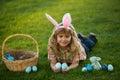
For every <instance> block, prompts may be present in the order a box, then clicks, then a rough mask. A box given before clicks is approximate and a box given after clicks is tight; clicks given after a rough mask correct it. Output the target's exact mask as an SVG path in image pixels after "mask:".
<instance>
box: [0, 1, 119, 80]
mask: <svg viewBox="0 0 120 80" xmlns="http://www.w3.org/2000/svg"><path fill="white" fill-rule="evenodd" d="M119 4H120V0H1V1H0V51H1V49H2V43H3V41H4V40H5V38H6V37H8V36H9V35H13V34H17V33H19V34H28V35H31V36H32V37H33V38H34V39H35V40H36V41H37V42H38V44H39V50H40V52H39V59H38V64H37V67H38V71H37V72H31V73H29V74H28V73H25V72H13V71H9V70H8V69H7V68H6V66H5V64H4V63H2V64H0V80H22V79H23V80H68V79H69V80H107V79H109V80H119V75H120V72H119V70H120V63H119V61H120V58H119V56H120V42H119V40H120V5H119ZM68 12H69V13H70V14H71V16H72V24H73V25H74V27H75V29H76V31H77V32H82V33H83V34H85V35H86V36H88V35H89V33H90V32H94V33H96V34H97V38H98V43H97V44H96V46H95V47H94V48H93V50H92V51H91V52H90V53H89V55H88V57H87V59H86V60H85V61H82V62H81V63H80V65H79V67H78V68H76V69H73V70H71V71H69V72H68V73H65V74H63V73H54V72H52V70H51V69H50V66H49V60H48V59H47V43H48V39H49V37H50V35H51V33H52V30H53V28H54V27H53V25H52V24H51V23H50V22H49V21H48V20H47V19H46V17H45V13H48V14H50V15H51V16H52V17H53V18H55V19H56V20H57V21H58V22H59V23H60V22H61V19H62V16H63V15H64V14H65V13H68ZM4 49H5V50H6V49H22V50H28V51H36V47H35V44H34V43H33V42H32V41H31V40H30V39H28V38H24V37H13V38H11V39H9V40H8V41H7V43H6V44H5V47H4ZM91 56H99V57H101V59H102V60H101V61H100V63H101V64H104V63H105V64H112V65H113V66H114V70H113V71H111V72H110V71H103V70H99V71H97V70H93V71H91V72H82V71H81V69H82V67H83V66H85V65H86V64H88V63H90V61H89V58H90V57H91ZM0 61H2V52H1V55H0Z"/></svg>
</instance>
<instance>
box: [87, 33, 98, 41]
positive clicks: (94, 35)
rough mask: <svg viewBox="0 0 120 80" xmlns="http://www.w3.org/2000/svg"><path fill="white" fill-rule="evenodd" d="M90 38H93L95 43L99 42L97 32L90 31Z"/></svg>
mask: <svg viewBox="0 0 120 80" xmlns="http://www.w3.org/2000/svg"><path fill="white" fill-rule="evenodd" d="M89 37H90V39H92V40H93V41H94V42H95V43H96V42H97V38H96V34H95V33H92V32H91V33H90V36H89Z"/></svg>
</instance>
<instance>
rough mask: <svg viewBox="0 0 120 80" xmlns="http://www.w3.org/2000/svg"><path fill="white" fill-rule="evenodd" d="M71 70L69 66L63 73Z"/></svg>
mask: <svg viewBox="0 0 120 80" xmlns="http://www.w3.org/2000/svg"><path fill="white" fill-rule="evenodd" d="M69 70H70V68H69V67H67V69H65V70H62V73H66V72H68V71H69Z"/></svg>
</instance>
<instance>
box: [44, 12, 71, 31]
mask: <svg viewBox="0 0 120 80" xmlns="http://www.w3.org/2000/svg"><path fill="white" fill-rule="evenodd" d="M46 17H47V19H48V20H49V21H50V22H51V23H52V24H53V25H54V26H55V29H56V30H57V29H59V28H67V29H70V27H69V26H70V24H71V21H72V20H71V16H70V13H66V14H65V15H64V16H63V18H62V24H63V26H59V24H58V23H57V21H55V20H54V19H53V18H52V17H51V16H50V15H48V14H47V13H46Z"/></svg>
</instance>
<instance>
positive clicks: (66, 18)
mask: <svg viewBox="0 0 120 80" xmlns="http://www.w3.org/2000/svg"><path fill="white" fill-rule="evenodd" d="M71 21H72V20H71V16H70V13H66V14H65V15H64V16H63V19H62V23H63V26H64V27H65V28H67V27H69V26H70V24H71Z"/></svg>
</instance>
